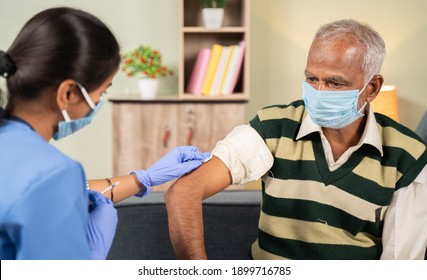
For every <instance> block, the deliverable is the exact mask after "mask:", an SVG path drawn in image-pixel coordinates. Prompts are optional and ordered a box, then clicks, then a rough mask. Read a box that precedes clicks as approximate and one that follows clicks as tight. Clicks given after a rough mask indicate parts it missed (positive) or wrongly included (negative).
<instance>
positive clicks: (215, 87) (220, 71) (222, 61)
mask: <svg viewBox="0 0 427 280" xmlns="http://www.w3.org/2000/svg"><path fill="white" fill-rule="evenodd" d="M229 55H230V47H228V46H223V47H222V51H221V56H220V58H219V60H218V65H217V67H216V72H215V76H214V79H213V81H212V86H211V90H210V94H209V95H210V96H217V95H219V89H220V86H221V81H222V79H223V77H224V73H225V68H226V66H227V63H228V58H229Z"/></svg>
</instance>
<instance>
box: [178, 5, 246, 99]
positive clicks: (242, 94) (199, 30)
mask: <svg viewBox="0 0 427 280" xmlns="http://www.w3.org/2000/svg"><path fill="white" fill-rule="evenodd" d="M201 10H202V9H201V7H200V1H199V0H180V28H179V46H180V56H179V57H180V61H179V77H178V96H179V98H181V99H185V100H200V99H204V100H246V101H247V100H249V69H250V68H249V57H250V46H249V0H227V3H226V5H225V7H224V20H223V24H222V27H221V28H214V29H212V28H205V27H203V25H202V23H201ZM241 41H245V43H246V49H245V56H244V59H243V64H242V69H241V71H240V75H239V78H238V81H237V84H236V87H235V88H234V92H233V94H231V95H227V96H195V95H193V94H190V93H188V92H186V88H187V84H188V82H189V79H190V76H191V72H192V70H193V66H194V64H195V62H196V58H197V55H198V53H199V51H200V50H202V49H203V48H211V47H212V46H213V45H214V44H220V45H223V46H230V45H237V44H239V43H240V42H241Z"/></svg>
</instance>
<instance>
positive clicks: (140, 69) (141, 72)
mask: <svg viewBox="0 0 427 280" xmlns="http://www.w3.org/2000/svg"><path fill="white" fill-rule="evenodd" d="M122 71H123V72H125V73H126V74H127V76H128V77H134V76H136V77H138V78H139V81H138V87H139V91H140V94H141V96H142V97H143V98H154V97H155V96H156V94H157V90H158V86H159V79H158V78H161V77H166V76H173V74H174V73H173V71H172V70H170V69H169V68H168V67H167V66H166V65H164V64H163V63H162V55H161V54H160V52H159V50H157V49H153V48H152V47H150V46H144V45H140V46H139V47H137V48H136V49H133V50H131V51H129V52H127V53H125V54H124V55H123V62H122Z"/></svg>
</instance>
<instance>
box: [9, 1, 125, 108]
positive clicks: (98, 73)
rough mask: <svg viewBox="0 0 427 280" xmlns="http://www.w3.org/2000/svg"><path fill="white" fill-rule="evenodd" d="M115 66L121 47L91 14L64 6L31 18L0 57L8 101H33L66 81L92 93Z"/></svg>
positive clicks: (118, 60)
mask: <svg viewBox="0 0 427 280" xmlns="http://www.w3.org/2000/svg"><path fill="white" fill-rule="evenodd" d="M119 64H120V51H119V45H118V43H117V40H116V38H115V37H114V35H113V34H112V32H111V31H110V30H109V29H108V27H107V26H106V25H105V24H104V23H102V22H101V21H100V20H99V19H98V18H96V17H95V16H93V15H91V14H88V13H86V12H84V11H81V10H77V9H73V8H66V7H62V8H52V9H48V10H45V11H42V12H40V13H39V14H37V15H35V16H34V17H33V18H31V19H30V20H29V21H28V22H27V23H26V24H25V25H24V27H23V28H22V30H21V31H20V33H19V34H18V36H17V37H16V39H15V41H14V42H13V43H12V46H11V47H10V48H9V50H8V51H7V53H4V52H1V53H0V75H2V76H4V77H5V76H6V78H7V88H8V92H9V98H10V100H9V102H11V101H13V99H14V98H19V99H22V100H29V99H34V98H37V97H38V96H39V95H40V94H41V93H42V92H44V91H45V90H47V89H50V88H56V87H58V86H59V85H60V83H61V82H62V81H64V80H66V79H74V80H76V81H78V82H79V83H80V84H82V85H84V87H85V88H86V89H87V90H88V91H91V90H95V89H96V88H98V87H99V86H100V85H101V84H102V83H103V82H105V80H106V79H107V78H108V77H110V76H111V75H112V74H113V73H114V72H115V71H116V70H117V69H118V67H119ZM12 104H13V102H12Z"/></svg>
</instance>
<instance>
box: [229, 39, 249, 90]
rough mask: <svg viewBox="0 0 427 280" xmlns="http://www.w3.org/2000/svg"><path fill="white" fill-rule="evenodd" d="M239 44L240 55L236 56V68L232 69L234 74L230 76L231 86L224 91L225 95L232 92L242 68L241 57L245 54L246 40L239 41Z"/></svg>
mask: <svg viewBox="0 0 427 280" xmlns="http://www.w3.org/2000/svg"><path fill="white" fill-rule="evenodd" d="M239 46H240V56H239V57H238V58H237V64H236V69H235V71H234V76H233V77H232V82H231V87H230V89H229V92H224V94H225V95H227V94H232V93H233V91H234V88H235V87H236V84H237V80H238V79H239V75H240V72H241V70H242V62H243V57H244V56H245V49H246V42H245V41H242V42H240V44H239Z"/></svg>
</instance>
